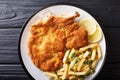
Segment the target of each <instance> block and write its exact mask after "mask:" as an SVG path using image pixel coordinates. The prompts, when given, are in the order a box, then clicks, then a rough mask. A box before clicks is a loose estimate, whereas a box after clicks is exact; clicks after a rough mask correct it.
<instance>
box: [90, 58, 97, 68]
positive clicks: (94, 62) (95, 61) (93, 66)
mask: <svg viewBox="0 0 120 80" xmlns="http://www.w3.org/2000/svg"><path fill="white" fill-rule="evenodd" d="M97 62H98V59H95V60H94V61H93V62H92V65H91V67H92V68H93V69H94V68H95V67H96V64H97Z"/></svg>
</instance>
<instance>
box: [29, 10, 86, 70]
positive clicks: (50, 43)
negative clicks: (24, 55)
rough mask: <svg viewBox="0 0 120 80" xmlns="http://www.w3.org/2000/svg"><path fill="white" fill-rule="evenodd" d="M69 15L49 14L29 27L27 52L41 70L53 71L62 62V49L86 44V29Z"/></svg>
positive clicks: (77, 14)
mask: <svg viewBox="0 0 120 80" xmlns="http://www.w3.org/2000/svg"><path fill="white" fill-rule="evenodd" d="M76 17H79V13H78V12H76V13H75V14H73V15H71V16H55V15H51V16H49V17H48V18H47V19H46V20H39V21H37V22H36V23H34V24H33V25H32V26H31V27H30V37H29V41H28V51H29V52H28V53H29V55H30V57H31V59H32V61H33V63H34V64H35V65H36V66H37V67H38V68H39V69H40V70H42V71H55V70H56V69H58V68H59V66H60V65H61V64H62V58H63V56H64V50H65V49H66V48H67V49H71V48H80V47H82V46H85V45H87V43H88V40H87V31H86V30H85V29H84V28H81V27H79V26H78V24H77V22H75V21H74V19H75V18H76Z"/></svg>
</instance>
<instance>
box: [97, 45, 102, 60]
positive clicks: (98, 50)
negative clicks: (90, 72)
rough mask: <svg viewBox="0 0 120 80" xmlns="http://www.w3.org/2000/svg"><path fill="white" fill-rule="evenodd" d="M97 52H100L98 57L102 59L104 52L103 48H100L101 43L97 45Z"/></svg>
mask: <svg viewBox="0 0 120 80" xmlns="http://www.w3.org/2000/svg"><path fill="white" fill-rule="evenodd" d="M97 53H98V58H99V59H101V57H102V53H101V49H100V47H99V45H98V46H97Z"/></svg>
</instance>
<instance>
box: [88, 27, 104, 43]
mask: <svg viewBox="0 0 120 80" xmlns="http://www.w3.org/2000/svg"><path fill="white" fill-rule="evenodd" d="M101 38H102V32H101V29H100V28H99V27H97V26H96V31H95V33H94V34H92V35H88V42H90V43H95V42H99V41H100V40H101Z"/></svg>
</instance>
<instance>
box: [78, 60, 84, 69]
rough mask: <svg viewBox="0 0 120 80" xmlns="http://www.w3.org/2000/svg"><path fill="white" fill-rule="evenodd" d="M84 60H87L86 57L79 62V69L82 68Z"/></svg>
mask: <svg viewBox="0 0 120 80" xmlns="http://www.w3.org/2000/svg"><path fill="white" fill-rule="evenodd" d="M84 61H85V58H83V59H82V60H81V61H80V62H79V63H78V67H77V71H80V70H81V67H82V65H83V63H84Z"/></svg>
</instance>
